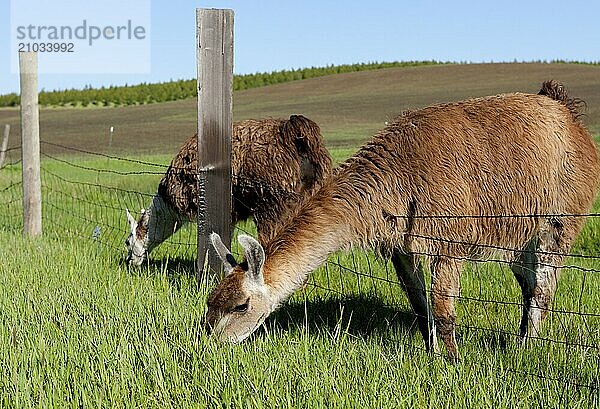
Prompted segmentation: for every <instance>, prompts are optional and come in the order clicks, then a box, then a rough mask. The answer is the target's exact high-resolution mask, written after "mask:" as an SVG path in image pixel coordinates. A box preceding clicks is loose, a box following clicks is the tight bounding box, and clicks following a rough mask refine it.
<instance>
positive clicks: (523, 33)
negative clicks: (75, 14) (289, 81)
mask: <svg viewBox="0 0 600 409" xmlns="http://www.w3.org/2000/svg"><path fill="white" fill-rule="evenodd" d="M13 1H28V0H13ZM64 1H67V0H64ZM70 1H73V0H70ZM79 1H80V2H85V1H86V0H79ZM87 1H89V0H87ZM147 1H150V3H151V6H150V30H149V31H150V39H149V40H150V49H151V60H150V65H149V70H148V71H149V72H148V73H145V74H111V75H107V74H43V75H41V76H40V88H43V89H46V90H50V89H56V88H60V89H63V88H81V87H83V86H85V85H88V84H90V85H92V86H100V85H111V84H115V85H120V84H125V83H129V84H134V83H140V82H157V81H167V80H169V79H179V78H186V79H187V78H193V77H194V76H195V75H196V66H195V11H194V9H195V8H196V7H207V8H211V7H214V8H231V9H233V10H234V11H235V39H234V42H235V51H234V52H235V54H234V71H235V73H239V74H243V73H253V72H263V71H273V70H279V69H289V68H302V67H310V66H323V65H328V64H342V63H355V62H370V61H398V60H430V59H434V60H444V61H446V60H450V61H469V62H490V61H513V60H517V61H531V60H552V59H565V60H582V61H600V30H599V29H598V18H599V16H600V2H596V1H581V0H571V1H568V2H567V1H537V0H534V1H527V0H521V1H503V2H500V1H498V2H488V1H418V0H413V1H384V0H372V1H369V2H364V1H352V0H346V1H326V0H320V1H313V0H304V1H288V0H264V1H263V0H257V1H250V0H238V1H216V0H215V1H209V0H207V1H201V2H200V1H199V2H194V1H186V0H147ZM62 2H63V0H57V1H55V2H52V3H54V4H56V7H59V5H60V4H61V3H62ZM94 3H96V2H94ZM69 12H70V10H69V8H65V9H64V10H59V13H62V14H64V15H68V14H69ZM32 13H34V14H35V8H32ZM37 17H40V16H37ZM10 26H11V24H10V1H9V0H0V32H1V33H2V34H1V35H0V56H2V57H1V58H0V93H2V94H3V93H7V92H18V89H19V84H18V76H17V75H16V74H11V69H10V54H11V53H10V43H9V38H11V36H12V33H11V29H10Z"/></svg>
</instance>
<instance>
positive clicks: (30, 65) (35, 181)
mask: <svg viewBox="0 0 600 409" xmlns="http://www.w3.org/2000/svg"><path fill="white" fill-rule="evenodd" d="M37 66H38V58H37V53H35V52H21V53H19V71H20V79H21V151H22V159H23V164H22V165H23V235H25V236H30V237H34V236H37V235H40V234H41V233H42V189H41V180H40V124H39V110H38V75H37V73H38V69H37Z"/></svg>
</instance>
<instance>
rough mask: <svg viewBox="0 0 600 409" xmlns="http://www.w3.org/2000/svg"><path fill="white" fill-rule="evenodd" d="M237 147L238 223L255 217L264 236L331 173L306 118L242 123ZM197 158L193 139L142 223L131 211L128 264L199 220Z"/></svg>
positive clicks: (238, 125) (234, 141) (234, 140)
mask: <svg viewBox="0 0 600 409" xmlns="http://www.w3.org/2000/svg"><path fill="white" fill-rule="evenodd" d="M231 142H232V144H231V145H232V158H231V168H232V173H233V175H232V191H233V209H232V220H233V222H234V223H235V222H237V221H239V220H245V219H247V218H249V217H250V216H252V217H253V219H254V222H255V223H256V227H257V230H258V233H259V236H260V237H263V236H264V237H268V236H269V235H270V233H271V231H272V230H273V228H274V226H275V225H276V224H277V223H278V222H279V220H280V219H281V218H282V217H283V215H284V214H285V213H286V212H287V210H288V208H289V207H290V206H292V205H293V204H295V203H297V202H298V201H299V200H300V199H301V198H303V197H304V196H306V195H308V194H310V193H313V191H314V190H315V189H316V188H317V187H319V186H320V185H321V183H322V182H323V180H324V179H325V178H326V177H327V176H328V175H329V173H330V171H331V157H330V155H329V152H328V151H327V149H326V148H325V146H324V144H323V138H322V136H321V131H320V129H319V126H318V125H317V124H316V123H314V122H313V121H311V120H309V119H308V118H306V117H304V116H301V115H292V116H291V117H290V119H288V120H286V119H261V120H253V119H248V120H244V121H240V122H237V123H235V124H234V126H233V137H232V141H231ZM197 153H198V149H197V138H196V136H192V137H191V138H189V139H188V140H187V141H186V143H185V144H184V145H183V146H182V148H181V149H180V150H179V153H177V155H176V156H175V157H174V158H173V160H172V162H171V165H170V166H169V168H168V169H167V171H166V173H165V175H164V176H163V178H162V180H161V181H160V183H159V185H158V192H157V193H156V195H155V196H154V198H153V200H152V203H151V204H150V206H149V207H148V209H146V210H144V211H142V214H141V216H140V218H139V220H138V221H136V220H135V219H134V218H133V216H131V215H130V214H129V212H127V218H128V220H129V224H130V229H131V234H130V235H129V237H128V238H127V241H126V245H127V247H128V250H129V252H128V255H127V262H128V263H130V264H133V265H140V264H141V263H142V262H143V261H144V260H145V259H146V257H147V254H148V253H149V252H150V251H151V250H152V249H153V248H154V247H156V246H158V245H159V244H160V243H162V242H163V241H164V240H166V239H167V238H168V237H169V236H171V235H172V234H173V233H174V232H175V231H176V230H177V229H178V228H179V227H181V225H183V224H184V223H185V222H188V221H193V220H196V217H197V211H198V198H199V195H198V186H197V178H196V175H197V161H198V155H197Z"/></svg>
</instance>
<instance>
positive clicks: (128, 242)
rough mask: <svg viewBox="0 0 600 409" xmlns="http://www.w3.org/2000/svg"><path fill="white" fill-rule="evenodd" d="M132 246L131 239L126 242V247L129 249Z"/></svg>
mask: <svg viewBox="0 0 600 409" xmlns="http://www.w3.org/2000/svg"><path fill="white" fill-rule="evenodd" d="M130 244H131V241H130V240H129V239H127V240H125V245H126V246H127V247H129V245H130Z"/></svg>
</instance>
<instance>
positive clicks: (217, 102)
mask: <svg viewBox="0 0 600 409" xmlns="http://www.w3.org/2000/svg"><path fill="white" fill-rule="evenodd" d="M196 40H197V47H198V48H197V64H198V188H199V189H198V191H199V192H200V198H199V206H198V261H197V263H198V269H197V278H198V281H200V280H201V279H202V278H207V277H214V276H219V275H221V272H222V263H221V261H220V260H219V259H218V256H217V255H216V253H215V252H214V251H213V249H212V247H211V244H210V240H209V235H210V233H212V232H213V231H214V232H216V233H219V234H220V235H221V238H222V239H223V242H224V243H230V242H231V134H232V132H233V123H232V117H233V114H232V92H233V10H219V9H196Z"/></svg>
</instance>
